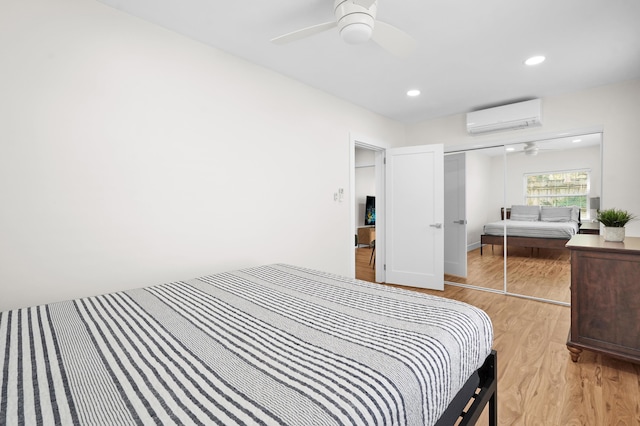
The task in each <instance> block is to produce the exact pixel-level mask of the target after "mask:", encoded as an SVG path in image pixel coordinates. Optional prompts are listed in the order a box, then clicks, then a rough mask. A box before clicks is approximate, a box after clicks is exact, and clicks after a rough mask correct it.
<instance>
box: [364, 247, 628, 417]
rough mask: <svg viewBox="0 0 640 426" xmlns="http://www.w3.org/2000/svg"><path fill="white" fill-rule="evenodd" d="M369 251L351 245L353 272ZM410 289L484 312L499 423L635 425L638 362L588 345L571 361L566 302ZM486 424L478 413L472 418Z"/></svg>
mask: <svg viewBox="0 0 640 426" xmlns="http://www.w3.org/2000/svg"><path fill="white" fill-rule="evenodd" d="M367 252H368V254H367ZM370 255H371V251H370V249H358V253H357V256H356V259H361V260H360V262H358V261H356V271H359V272H356V276H367V274H368V276H371V272H370V271H371V270H372V268H371V266H370V265H369V264H368V261H369V256H370ZM363 267H364V269H363ZM361 279H362V278H361ZM369 281H372V278H371V279H370V280H369ZM411 290H415V289H411ZM417 291H424V292H426V293H430V294H436V295H439V296H443V297H448V298H451V299H456V300H460V301H463V302H467V303H470V304H472V305H475V306H478V307H479V308H481V309H483V310H484V311H486V312H487V313H488V314H489V316H490V317H491V320H492V322H493V327H494V348H495V349H496V350H497V352H498V419H499V424H501V425H544V426H547V425H558V426H565V425H592V426H601V425H603V426H604V425H640V365H637V364H631V363H628V362H623V361H619V360H616V359H613V358H609V357H606V356H601V355H596V354H594V353H592V352H589V351H585V352H583V353H582V355H581V357H580V361H578V362H577V363H574V362H572V361H571V359H570V357H569V351H568V350H567V348H566V346H565V343H566V340H567V333H568V331H569V325H570V310H569V308H568V307H564V306H558V305H553V304H548V303H542V302H536V301H532V300H526V299H522V298H517V297H512V296H505V295H500V294H494V293H489V292H483V291H478V290H469V289H464V288H461V287H455V286H450V285H445V291H444V292H433V291H425V290H417ZM487 423H488V421H487V416H486V413H485V415H483V417H482V418H481V421H480V422H479V423H478V424H479V425H486V424H487Z"/></svg>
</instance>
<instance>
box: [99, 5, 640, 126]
mask: <svg viewBox="0 0 640 426" xmlns="http://www.w3.org/2000/svg"><path fill="white" fill-rule="evenodd" d="M99 1H101V2H102V3H105V4H107V5H110V6H113V7H115V8H117V9H120V10H122V11H125V12H127V13H130V14H132V15H135V16H138V17H140V18H142V19H144V20H147V21H150V22H153V23H156V24H158V25H161V26H163V27H166V28H168V29H171V30H174V31H176V32H178V33H181V34H183V35H186V36H188V37H191V38H193V39H196V40H199V41H201V42H204V43H207V44H209V45H211V46H214V47H217V48H219V49H221V50H224V51H226V52H229V53H231V54H233V55H236V56H239V57H241V58H245V59H246V60H248V61H250V62H253V63H256V64H259V65H262V66H264V67H266V68H270V69H272V70H275V71H277V72H280V73H282V74H285V75H287V76H290V77H292V78H294V79H297V80H299V81H301V82H303V83H306V84H308V85H310V86H313V87H315V88H318V89H320V90H323V91H325V92H328V93H331V94H333V95H335V96H338V97H340V98H343V99H346V100H348V101H350V102H352V103H354V104H357V105H360V106H363V107H365V108H367V109H369V110H371V111H374V112H377V113H379V114H382V115H384V116H387V117H389V118H392V119H395V120H399V121H402V122H407V123H411V122H417V121H422V120H426V119H430V118H435V117H440V116H446V115H450V114H455V113H462V112H468V111H471V110H476V109H481V108H485V107H490V106H496V105H501V104H506V103H510V102H514V101H520V100H526V99H532V98H538V97H546V96H553V95H557V94H561V93H566V92H572V91H576V90H581V89H585V88H590V87H596V86H600V85H606V84H611V83H615V82H621V81H626V80H632V79H636V78H640V0H536V1H516V0H484V1H478V0H430V1H429V0H394V1H392V0H378V19H379V20H382V21H385V22H387V23H390V24H392V25H394V26H396V27H399V28H400V29H402V30H404V31H405V32H407V33H409V34H410V35H412V36H413V37H414V38H415V39H416V40H417V42H418V48H417V50H416V51H415V52H414V53H413V54H412V55H411V56H410V57H408V58H405V59H400V58H397V57H395V56H392V55H391V54H389V53H387V52H385V51H384V50H382V49H381V48H380V47H378V46H377V45H376V44H374V43H373V42H371V41H370V42H368V43H366V44H364V45H348V44H345V43H344V42H343V41H342V40H341V39H340V37H339V35H338V32H337V30H336V29H333V31H328V32H325V33H322V34H317V35H315V36H312V37H310V38H307V39H304V40H299V41H296V42H293V43H290V44H287V45H283V46H278V45H274V44H272V43H271V42H270V41H269V40H270V39H272V38H274V37H276V36H279V35H282V34H284V33H288V32H291V31H294V30H297V29H300V28H303V27H306V26H310V25H314V24H319V23H322V22H327V21H331V20H333V19H334V16H333V0H242V1H222V0H99ZM533 55H545V56H546V57H547V60H546V62H544V63H543V64H542V65H539V66H537V67H527V66H525V65H524V64H523V61H524V60H525V59H526V58H528V57H529V56H533ZM412 88H417V89H420V90H421V91H422V95H421V96H420V97H418V98H409V97H407V96H406V91H407V90H408V89H412Z"/></svg>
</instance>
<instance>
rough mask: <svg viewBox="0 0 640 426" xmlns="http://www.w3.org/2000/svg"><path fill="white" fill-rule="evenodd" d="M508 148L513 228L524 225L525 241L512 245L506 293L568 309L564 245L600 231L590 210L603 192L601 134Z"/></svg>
mask: <svg viewBox="0 0 640 426" xmlns="http://www.w3.org/2000/svg"><path fill="white" fill-rule="evenodd" d="M505 149H506V173H505V175H506V182H505V183H506V186H505V205H506V206H507V208H508V209H509V210H508V211H509V215H510V219H511V225H513V226H515V225H516V224H517V223H518V224H521V225H522V226H521V229H519V230H516V229H514V230H513V234H514V235H515V234H521V235H523V236H524V238H521V239H516V238H515V237H514V238H510V240H509V243H508V244H507V256H506V269H507V276H506V283H507V292H509V293H513V294H519V295H523V296H528V297H533V298H537V299H543V300H549V301H554V302H561V303H566V304H569V303H570V302H571V289H570V284H571V264H570V262H569V250H567V249H566V248H565V247H564V245H565V244H566V242H567V239H569V238H571V236H572V235H573V234H575V233H580V232H598V231H597V230H598V228H599V227H598V226H597V225H595V226H594V224H593V223H592V221H593V220H594V216H595V211H594V210H592V209H590V206H591V204H595V201H597V200H599V199H600V196H601V192H602V191H601V155H600V152H601V134H600V133H597V134H590V135H581V136H572V137H568V138H557V139H551V140H541V141H536V142H527V143H523V144H517V145H509V146H507V147H506V148H505ZM521 206H524V207H521ZM527 209H528V210H527ZM522 212H524V216H522ZM514 213H515V215H514ZM516 220H517V221H516ZM587 230H588V231H587ZM507 233H508V235H512V231H510V230H509V231H508V232H507Z"/></svg>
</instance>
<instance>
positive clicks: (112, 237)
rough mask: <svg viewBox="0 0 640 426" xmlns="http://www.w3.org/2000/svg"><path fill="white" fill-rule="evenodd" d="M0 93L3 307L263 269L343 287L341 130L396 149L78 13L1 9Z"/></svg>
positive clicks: (329, 111)
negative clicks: (286, 269) (274, 267)
mask: <svg viewBox="0 0 640 426" xmlns="http://www.w3.org/2000/svg"><path fill="white" fill-rule="evenodd" d="M0 94H1V95H0V197H1V198H0V199H1V200H2V207H1V208H0V311H2V310H6V309H9V308H15V307H20V306H26V305H33V304H39V303H45V302H50V301H56V300H64V299H69V298H74V297H80V296H85V295H94V294H100V293H104V292H108V291H114V290H118V289H126V288H133V287H139V286H143V285H149V284H156V283H162V282H167V281H171V280H177V279H187V278H190V277H195V276H200V275H204V274H208V273H213V272H217V271H222V270H228V269H232V268H238V267H244V266H251V265H257V264H265V263H272V262H287V263H294V264H299V265H302V266H307V267H313V268H319V269H324V270H328V271H332V272H335V273H341V274H348V271H349V269H350V267H349V263H350V261H351V259H352V258H353V256H352V255H353V235H351V232H350V224H349V206H348V202H343V203H339V202H334V200H333V194H334V193H335V192H337V190H338V188H344V189H345V191H348V189H349V187H350V185H349V158H350V152H349V134H350V132H357V133H358V134H365V135H370V136H371V137H373V138H375V139H377V140H383V141H385V142H386V143H388V144H389V145H394V144H402V143H403V142H404V136H405V135H404V126H402V125H401V124H399V123H396V122H393V121H391V120H388V119H385V118H382V117H380V116H378V115H376V114H373V113H371V112H368V111H366V110H364V109H361V108H358V107H355V106H353V105H351V104H348V103H346V102H344V101H341V100H339V99H337V98H334V97H331V96H329V95H327V94H324V93H322V92H319V91H317V90H314V89H311V88H309V87H307V86H304V85H302V84H300V83H297V82H295V81H293V80H290V79H288V78H285V77H283V76H281V75H278V74H276V73H273V72H270V71H268V70H265V69H263V68H260V67H257V66H254V65H251V64H249V63H247V62H245V61H242V60H240V59H237V58H234V57H232V56H229V55H227V54H226V53H224V52H221V51H218V50H216V49H213V48H210V47H207V46H205V45H203V44H200V43H198V42H194V41H191V40H189V39H187V38H184V37H182V36H179V35H177V34H175V33H172V32H170V31H168V30H165V29H163V28H160V27H157V26H154V25H151V24H148V23H146V22H144V21H141V20H139V19H137V18H133V17H130V16H128V15H125V14H123V13H121V12H118V11H116V10H113V9H110V8H108V7H106V6H104V5H102V4H99V3H97V2H94V1H88V0H23V1H19V2H9V3H6V4H3V6H2V13H1V14H0ZM344 199H345V200H349V199H350V195H349V194H348V193H345V197H344Z"/></svg>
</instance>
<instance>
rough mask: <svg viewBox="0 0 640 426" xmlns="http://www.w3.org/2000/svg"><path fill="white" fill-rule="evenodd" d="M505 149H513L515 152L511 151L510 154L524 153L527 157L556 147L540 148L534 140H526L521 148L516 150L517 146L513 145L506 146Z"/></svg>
mask: <svg viewBox="0 0 640 426" xmlns="http://www.w3.org/2000/svg"><path fill="white" fill-rule="evenodd" d="M507 151H515V152H512V154H524V155H526V156H529V157H535V156H536V155H538V153H539V152H541V151H557V149H553V148H540V147H539V146H538V144H537V143H535V142H526V143H525V144H524V148H522V150H518V149H517V148H514V147H509V148H507Z"/></svg>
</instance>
